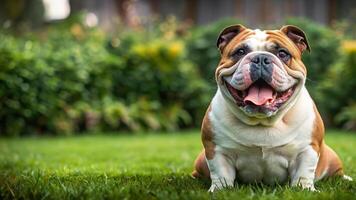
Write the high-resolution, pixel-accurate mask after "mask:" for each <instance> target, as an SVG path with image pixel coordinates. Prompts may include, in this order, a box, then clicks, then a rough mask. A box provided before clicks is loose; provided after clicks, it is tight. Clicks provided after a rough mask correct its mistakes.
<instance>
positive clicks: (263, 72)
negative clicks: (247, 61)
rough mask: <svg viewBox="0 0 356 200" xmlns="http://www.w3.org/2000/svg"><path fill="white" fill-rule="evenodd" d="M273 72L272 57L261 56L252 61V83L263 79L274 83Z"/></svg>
mask: <svg viewBox="0 0 356 200" xmlns="http://www.w3.org/2000/svg"><path fill="white" fill-rule="evenodd" d="M272 72H273V65H272V59H271V57H270V56H268V55H265V54H259V55H256V56H255V57H253V58H252V59H251V66H250V76H251V80H252V81H256V80H258V79H259V78H262V79H263V80H265V81H266V82H267V83H269V82H271V81H272Z"/></svg>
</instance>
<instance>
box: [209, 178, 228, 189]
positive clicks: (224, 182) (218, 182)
mask: <svg viewBox="0 0 356 200" xmlns="http://www.w3.org/2000/svg"><path fill="white" fill-rule="evenodd" d="M227 187H234V180H230V179H226V178H218V179H213V180H212V181H211V186H210V188H209V190H208V192H216V191H218V190H221V189H223V188H227Z"/></svg>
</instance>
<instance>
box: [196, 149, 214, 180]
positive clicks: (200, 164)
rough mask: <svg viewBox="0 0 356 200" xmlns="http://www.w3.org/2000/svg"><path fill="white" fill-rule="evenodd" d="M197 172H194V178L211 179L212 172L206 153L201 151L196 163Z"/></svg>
mask: <svg viewBox="0 0 356 200" xmlns="http://www.w3.org/2000/svg"><path fill="white" fill-rule="evenodd" d="M194 166H195V170H194V171H193V172H192V176H193V177H195V178H210V171H209V167H208V164H207V163H206V160H205V151H204V150H203V151H201V152H200V154H199V155H198V157H197V158H196V159H195V162H194Z"/></svg>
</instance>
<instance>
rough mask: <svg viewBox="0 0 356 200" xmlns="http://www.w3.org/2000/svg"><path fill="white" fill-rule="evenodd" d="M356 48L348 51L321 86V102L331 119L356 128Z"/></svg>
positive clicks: (336, 122)
mask: <svg viewBox="0 0 356 200" xmlns="http://www.w3.org/2000/svg"><path fill="white" fill-rule="evenodd" d="M355 66H356V48H355V49H353V50H352V51H349V52H346V53H345V55H344V56H343V57H342V59H341V60H340V62H339V63H338V64H337V65H335V66H334V67H333V68H332V69H330V70H329V71H328V73H327V75H326V77H325V79H324V80H323V82H322V84H321V85H320V87H319V90H320V93H321V94H320V96H321V97H322V98H321V103H322V105H323V108H324V109H325V110H326V113H327V114H328V115H327V116H328V117H329V119H330V121H331V122H332V123H333V124H335V125H339V126H344V128H347V129H354V130H355V129H356V115H355V113H356V112H355V111H356V93H355V88H356V79H355V77H356V67H355Z"/></svg>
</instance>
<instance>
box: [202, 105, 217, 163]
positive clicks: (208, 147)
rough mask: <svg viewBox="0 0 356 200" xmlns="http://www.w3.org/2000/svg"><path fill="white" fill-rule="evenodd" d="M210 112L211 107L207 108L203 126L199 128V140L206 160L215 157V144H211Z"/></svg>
mask: <svg viewBox="0 0 356 200" xmlns="http://www.w3.org/2000/svg"><path fill="white" fill-rule="evenodd" d="M210 111H211V106H209V108H208V110H207V111H206V113H205V116H204V119H203V124H202V128H201V139H202V142H203V146H204V149H205V156H206V158H207V159H208V160H211V159H213V158H214V155H215V144H214V142H213V132H212V130H211V129H212V127H211V123H210V120H209V113H210Z"/></svg>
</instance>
